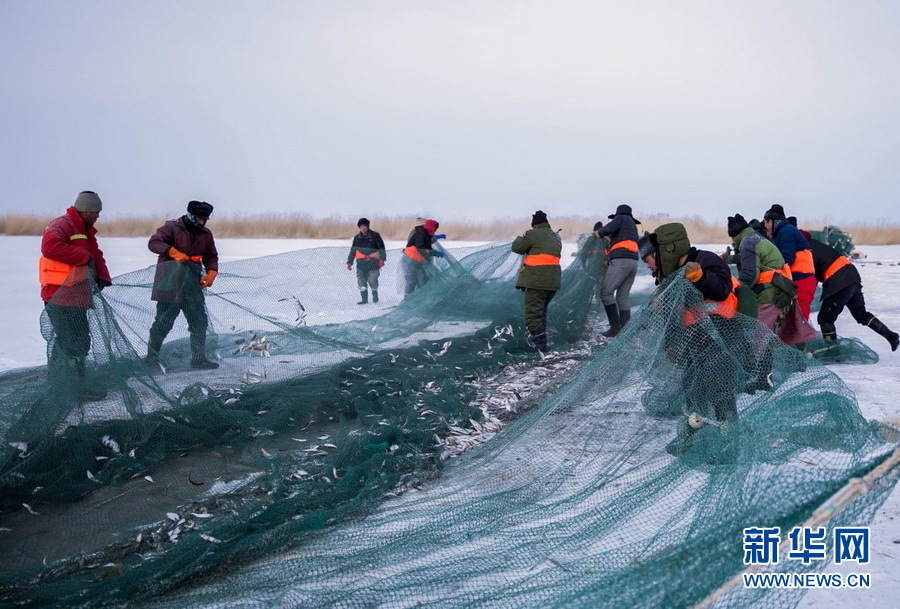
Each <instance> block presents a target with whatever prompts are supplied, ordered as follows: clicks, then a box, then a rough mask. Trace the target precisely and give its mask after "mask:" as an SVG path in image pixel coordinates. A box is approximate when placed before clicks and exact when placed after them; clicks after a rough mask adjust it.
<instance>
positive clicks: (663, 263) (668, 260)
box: [654, 222, 691, 277]
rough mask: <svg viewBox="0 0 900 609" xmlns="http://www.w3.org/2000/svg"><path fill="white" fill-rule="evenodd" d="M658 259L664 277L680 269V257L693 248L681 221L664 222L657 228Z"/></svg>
mask: <svg viewBox="0 0 900 609" xmlns="http://www.w3.org/2000/svg"><path fill="white" fill-rule="evenodd" d="M654 235H656V239H655V241H656V245H657V248H658V250H657V259H658V260H659V270H660V272H661V275H662V277H668V276H669V275H671V274H672V273H674V272H675V271H677V270H678V259H679V258H681V257H682V256H684V255H685V254H687V253H688V252H689V251H690V250H691V242H690V240H689V239H688V234H687V229H686V228H685V227H684V224H681V223H680V222H671V223H669V224H663V225H662V226H660V227H659V228H657V229H656V232H655V233H654Z"/></svg>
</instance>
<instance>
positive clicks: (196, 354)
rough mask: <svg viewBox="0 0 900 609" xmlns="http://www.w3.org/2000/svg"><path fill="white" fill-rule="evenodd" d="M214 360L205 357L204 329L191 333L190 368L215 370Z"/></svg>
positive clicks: (216, 366)
mask: <svg viewBox="0 0 900 609" xmlns="http://www.w3.org/2000/svg"><path fill="white" fill-rule="evenodd" d="M218 367H219V364H217V363H216V362H211V361H209V360H208V359H206V331H203V332H192V333H191V368H197V369H198V370H215V369H216V368H218Z"/></svg>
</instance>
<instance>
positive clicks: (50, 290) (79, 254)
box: [41, 207, 112, 308]
mask: <svg viewBox="0 0 900 609" xmlns="http://www.w3.org/2000/svg"><path fill="white" fill-rule="evenodd" d="M41 254H42V255H43V256H44V258H47V259H49V260H51V261H55V262H60V263H62V264H64V265H70V266H73V267H83V266H85V265H87V264H88V262H90V261H91V260H93V266H94V274H95V278H96V281H97V282H98V283H100V284H102V285H104V286H108V285H111V284H112V279H111V278H110V276H109V269H108V268H107V267H106V260H105V259H104V258H103V252H102V251H100V247H99V246H98V245H97V229H96V228H94V227H93V226H90V227H85V225H84V220H82V219H81V216H79V215H78V210H76V209H75V208H74V207H69V208H68V209H67V210H66V213H65V214H63V215H62V216H60V217H58V218H56V219H54V220H53V221H51V222H50V224H49V225H47V228H45V229H44V235H43V237H42V239H41ZM85 268H87V267H85ZM81 270H82V271H84V270H85V269H81ZM77 273H78V270H77V269H75V274H77ZM74 277H75V275H73V276H72V278H74ZM41 283H42V284H43V283H44V282H43V281H42V282H41ZM60 285H61V284H57V285H52V284H48V285H41V298H42V299H43V301H44V302H49V301H50V299H51V298H53V296H54V294H56V292H57V290H59V287H60ZM91 294H92V286H91V284H90V283H89V282H87V281H83V282H78V283H77V284H76V285H73V286H71V287H67V289H66V291H65V292H64V293H63V294H60V297H59V298H58V299H57V301H54V302H56V304H59V305H62V306H77V307H83V308H89V307H90V306H91Z"/></svg>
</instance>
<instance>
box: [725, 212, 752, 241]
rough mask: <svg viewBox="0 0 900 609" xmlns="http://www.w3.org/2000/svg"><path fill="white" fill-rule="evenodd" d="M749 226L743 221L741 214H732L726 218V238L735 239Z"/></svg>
mask: <svg viewBox="0 0 900 609" xmlns="http://www.w3.org/2000/svg"><path fill="white" fill-rule="evenodd" d="M748 226H750V225H749V224H748V223H747V221H746V220H744V216H742V215H741V214H734V215H733V216H728V236H729V237H737V236H738V235H740V234H741V231H742V230H744V229H745V228H747V227H748Z"/></svg>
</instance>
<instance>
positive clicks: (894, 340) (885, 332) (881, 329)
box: [866, 317, 900, 351]
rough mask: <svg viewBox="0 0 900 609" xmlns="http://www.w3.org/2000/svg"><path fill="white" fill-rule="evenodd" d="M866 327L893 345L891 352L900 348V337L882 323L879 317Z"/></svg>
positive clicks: (871, 320) (874, 318)
mask: <svg viewBox="0 0 900 609" xmlns="http://www.w3.org/2000/svg"><path fill="white" fill-rule="evenodd" d="M866 325H867V326H869V327H870V328H872V329H873V330H875V331H876V332H878V333H879V334H881V335H882V336H883V337H885V338H886V339H887V341H888V342H889V343H891V351H896V350H897V347H900V335H898V334H897V333H896V332H893V331H892V330H891V329H890V328H888V327H887V326H886V325H884V324H883V323H881V320H879V319H878V318H877V317H873V318H872V319H870V320H869V323H868V324H866Z"/></svg>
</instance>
